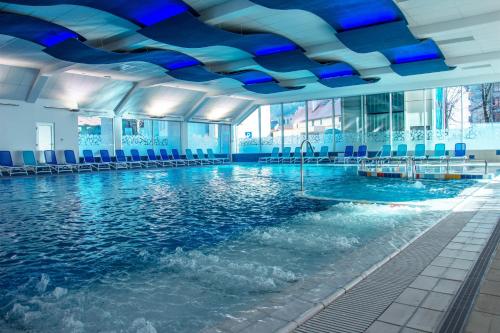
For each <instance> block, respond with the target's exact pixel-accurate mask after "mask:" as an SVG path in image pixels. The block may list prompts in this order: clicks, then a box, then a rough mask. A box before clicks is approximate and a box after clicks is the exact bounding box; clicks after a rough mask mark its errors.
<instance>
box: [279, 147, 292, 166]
mask: <svg viewBox="0 0 500 333" xmlns="http://www.w3.org/2000/svg"><path fill="white" fill-rule="evenodd" d="M280 162H281V163H285V162H287V163H290V162H292V148H291V147H285V148H283V153H282V154H281V158H280Z"/></svg>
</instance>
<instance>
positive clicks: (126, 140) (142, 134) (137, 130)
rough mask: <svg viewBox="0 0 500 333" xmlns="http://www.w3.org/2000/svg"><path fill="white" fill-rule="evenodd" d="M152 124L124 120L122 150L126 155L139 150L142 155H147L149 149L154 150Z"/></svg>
mask: <svg viewBox="0 0 500 333" xmlns="http://www.w3.org/2000/svg"><path fill="white" fill-rule="evenodd" d="M152 123H153V121H152V120H142V119H123V120H122V148H123V149H124V150H125V153H126V154H129V153H130V149H138V150H139V153H140V154H141V155H146V154H147V149H149V148H153V132H152Z"/></svg>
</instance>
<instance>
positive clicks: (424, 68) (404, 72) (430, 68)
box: [391, 59, 455, 76]
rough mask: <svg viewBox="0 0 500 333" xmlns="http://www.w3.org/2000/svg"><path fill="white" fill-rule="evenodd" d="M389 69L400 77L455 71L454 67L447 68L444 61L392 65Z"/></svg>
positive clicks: (435, 60)
mask: <svg viewBox="0 0 500 333" xmlns="http://www.w3.org/2000/svg"><path fill="white" fill-rule="evenodd" d="M391 68H392V70H393V71H394V72H396V73H398V74H399V75H401V76H409V75H417V74H429V73H435V72H444V71H449V70H453V69H455V67H450V66H448V65H447V64H446V63H445V61H444V59H432V60H422V61H416V62H407V63H401V64H392V65H391Z"/></svg>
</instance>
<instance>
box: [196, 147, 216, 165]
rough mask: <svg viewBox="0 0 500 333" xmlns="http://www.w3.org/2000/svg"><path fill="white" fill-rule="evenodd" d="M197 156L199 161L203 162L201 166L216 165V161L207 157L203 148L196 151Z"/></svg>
mask: <svg viewBox="0 0 500 333" xmlns="http://www.w3.org/2000/svg"><path fill="white" fill-rule="evenodd" d="M196 156H198V159H199V160H200V161H201V164H215V161H214V160H211V159H209V158H206V157H205V153H204V152H203V149H201V148H198V149H196Z"/></svg>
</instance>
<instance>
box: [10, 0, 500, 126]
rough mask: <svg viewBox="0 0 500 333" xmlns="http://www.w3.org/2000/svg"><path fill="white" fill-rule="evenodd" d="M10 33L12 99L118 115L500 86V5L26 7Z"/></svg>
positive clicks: (56, 2) (207, 117)
mask: <svg viewBox="0 0 500 333" xmlns="http://www.w3.org/2000/svg"><path fill="white" fill-rule="evenodd" d="M155 6H156V7H155ZM158 6H163V7H158ZM165 6H166V7H165ZM0 21H1V22H0V23H2V24H0V99H2V100H20V101H26V102H29V103H34V102H37V103H48V101H57V102H58V103H59V104H61V105H64V106H65V107H67V108H70V109H75V108H77V109H79V110H80V111H81V112H89V113H97V114H103V115H109V116H112V115H121V116H139V117H141V116H148V117H159V118H162V117H164V118H166V119H177V120H195V121H196V120H197V121H222V122H233V123H234V122H238V121H239V120H241V118H242V117H244V115H245V114H247V113H248V112H249V111H250V110H253V108H255V106H257V105H259V104H264V103H278V102H287V101H298V100H306V99H319V98H330V97H337V96H348V95H360V94H370V93H378V92H386V91H398V90H412V89H421V88H430V87H436V86H450V85H457V84H471V83H479V82H486V81H499V80H500V34H498V31H500V1H498V0H482V1H481V2H479V4H478V2H477V1H472V0H440V1H435V0H398V1H394V2H393V1H391V0H374V1H369V2H366V1H363V0H342V1H340V0H337V1H334V0H331V1H329V0H311V1H301V0H300V1H299V0H253V1H250V0H184V1H181V0H161V1H160V0H141V1H130V0H107V1H100V0H69V1H63V0H15V1H3V2H0ZM43 31H47V35H46V36H42V33H43ZM47 36H49V37H51V39H50V41H49V39H48V38H47ZM54 36H55V37H57V38H55V37H54ZM61 36H65V37H61ZM54 38H55V39H54ZM61 38H62V39H61Z"/></svg>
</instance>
